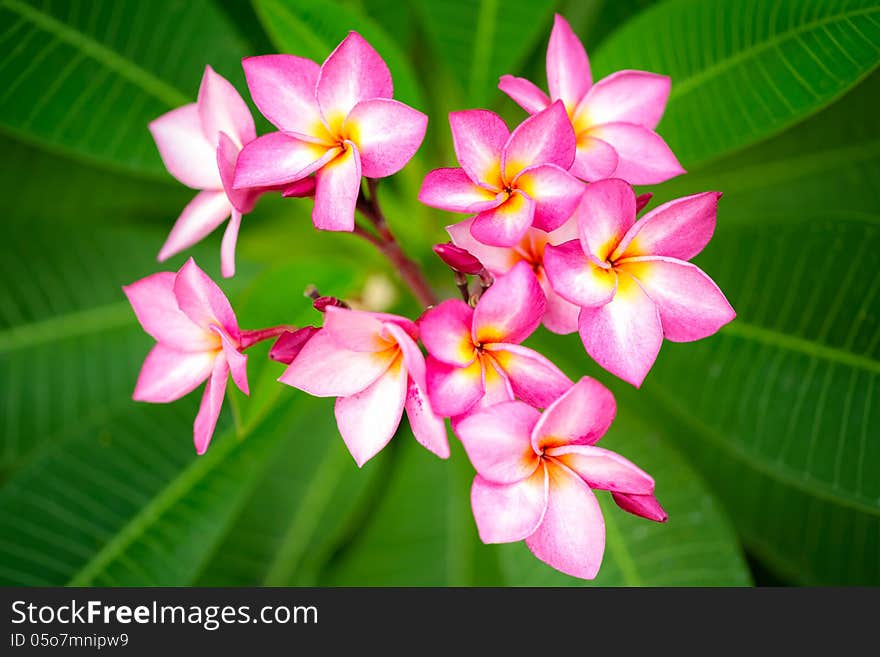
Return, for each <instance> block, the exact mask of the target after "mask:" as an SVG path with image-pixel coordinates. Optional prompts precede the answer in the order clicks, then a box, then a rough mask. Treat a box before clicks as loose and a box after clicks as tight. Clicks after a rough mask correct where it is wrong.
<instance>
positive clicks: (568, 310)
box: [538, 269, 581, 335]
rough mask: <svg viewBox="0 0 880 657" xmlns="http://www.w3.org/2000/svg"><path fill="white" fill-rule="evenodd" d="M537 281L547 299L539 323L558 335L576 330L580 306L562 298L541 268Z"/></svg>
mask: <svg viewBox="0 0 880 657" xmlns="http://www.w3.org/2000/svg"><path fill="white" fill-rule="evenodd" d="M538 282H539V283H540V284H541V289H542V290H544V298H545V299H547V308H546V310H544V317H542V318H541V323H542V324H544V326H546V327H547V330H548V331H551V332H553V333H556V334H558V335H568V334H569V333H574V332H575V331H577V327H578V314H579V313H580V311H581V309H580V306H576V305H575V304H573V303H571V302H570V301H566V300H565V299H564V298H562V295H560V294H559V293H557V292H556V291H555V290H554V289H553V288H552V287H551V285H550V281H549V279H548V278H547V273H546V272H545V271H544V270H543V269H542V270H541V271H540V272H539V273H538Z"/></svg>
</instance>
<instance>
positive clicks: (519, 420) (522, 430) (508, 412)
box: [455, 401, 541, 484]
mask: <svg viewBox="0 0 880 657" xmlns="http://www.w3.org/2000/svg"><path fill="white" fill-rule="evenodd" d="M540 416H541V414H540V413H539V412H538V411H536V410H535V409H534V408H532V407H531V406H529V405H528V404H524V403H523V402H521V401H510V402H504V403H501V404H495V405H494V406H490V407H488V408H485V409H483V410H481V411H478V412H476V413H471V414H470V415H468V416H467V417H466V418H464V419H462V420H461V421H459V422H458V423H457V425H456V427H455V432H456V434H458V437H459V438H460V439H461V443H462V445H464V449H465V451H466V452H467V455H468V458H469V459H470V461H471V464H473V466H474V469H475V470H476V471H477V474H479V475H480V476H481V477H483V478H484V479H486V480H488V481H491V482H493V483H496V484H510V483H513V482H515V481H521V480H522V479H525V478H527V477H530V476H531V475H532V473H533V472H534V471H535V469H536V468H537V467H538V465H539V463H540V458H539V457H538V454H536V453H535V450H534V449H532V443H531V440H530V436H531V435H532V427H534V426H535V422H537V421H538V418H539V417H540Z"/></svg>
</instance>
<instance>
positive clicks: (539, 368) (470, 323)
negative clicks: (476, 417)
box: [419, 262, 571, 417]
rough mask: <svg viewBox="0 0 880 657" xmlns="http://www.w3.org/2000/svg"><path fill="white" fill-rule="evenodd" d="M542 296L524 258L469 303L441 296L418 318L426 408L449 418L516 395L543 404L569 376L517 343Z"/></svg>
mask: <svg viewBox="0 0 880 657" xmlns="http://www.w3.org/2000/svg"><path fill="white" fill-rule="evenodd" d="M545 305H546V301H545V300H544V294H543V292H542V291H541V286H540V284H539V283H538V280H537V278H535V275H534V274H533V273H532V270H531V268H530V267H529V266H528V265H527V264H526V263H524V262H520V263H518V264H516V265H515V266H514V267H513V268H512V269H511V270H510V272H509V273H507V274H506V275H504V276H501V277H500V278H498V279H497V280H496V281H495V283H494V284H493V285H492V287H490V288H489V289H488V290H487V291H486V293H485V294H483V296H482V297H481V298H480V300H479V302H478V303H477V306H476V308H471V307H470V306H469V305H468V304H466V303H464V302H463V301H460V300H458V299H447V300H446V301H443V302H441V303H440V304H438V305H437V306H435V307H434V308H431V309H430V310H428V311H427V312H426V313H425V314H424V315H423V316H422V318H421V320H419V328H420V329H421V334H422V343H423V344H424V345H425V348H426V349H427V350H428V354H429V356H428V359H427V384H428V395H429V397H430V400H431V404H432V406H433V408H434V409H435V410H436V411H437V412H438V413H440V414H442V415H446V416H449V417H456V416H460V415H462V414H465V413H468V412H470V411H471V410H473V409H474V408H476V407H480V406H486V405H491V404H494V403H498V402H501V401H509V400H511V399H514V398H515V397H518V398H519V399H522V400H524V401H526V402H528V403H529V404H532V405H533V406H536V407H539V408H544V407H545V406H547V405H549V404H550V403H551V402H552V401H553V400H554V399H556V398H557V397H558V396H559V395H561V394H562V393H563V392H564V391H565V390H567V389H568V388H569V387H570V386H571V380H570V379H569V378H568V377H567V376H565V374H563V373H562V372H561V371H560V370H559V368H558V367H556V366H555V365H554V364H553V363H551V362H550V361H549V360H547V359H546V358H545V357H544V356H542V355H541V354H539V353H538V352H536V351H534V350H532V349H529V348H527V347H523V346H521V345H520V343H521V342H522V341H523V340H525V339H526V338H527V337H529V336H530V335H531V334H532V333H533V332H534V330H535V329H536V328H537V327H538V325H539V324H540V323H541V317H542V316H543V315H544V307H545Z"/></svg>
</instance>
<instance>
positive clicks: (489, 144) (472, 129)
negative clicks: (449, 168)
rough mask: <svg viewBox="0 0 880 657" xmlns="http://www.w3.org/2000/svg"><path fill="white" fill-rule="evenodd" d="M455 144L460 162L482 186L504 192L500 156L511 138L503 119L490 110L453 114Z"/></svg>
mask: <svg viewBox="0 0 880 657" xmlns="http://www.w3.org/2000/svg"><path fill="white" fill-rule="evenodd" d="M449 126H450V128H451V129H452V144H453V146H454V147H455V155H456V157H457V158H458V163H459V164H460V165H461V168H462V169H464V171H465V173H467V175H468V177H469V178H470V179H471V180H472V181H473V182H474V183H475V184H479V185H485V186H488V187H491V188H492V189H495V190H496V191H499V190H501V188H502V187H503V186H504V183H503V181H502V180H501V153H502V151H503V150H504V145H505V144H506V143H507V140H508V139H509V138H510V130H508V129H507V124H506V123H504V120H503V119H502V118H501V117H500V116H498V115H497V114H495V112H490V111H489V110H479V109H478V110H464V111H461V112H450V114H449Z"/></svg>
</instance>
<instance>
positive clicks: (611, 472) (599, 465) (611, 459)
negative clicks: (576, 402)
mask: <svg viewBox="0 0 880 657" xmlns="http://www.w3.org/2000/svg"><path fill="white" fill-rule="evenodd" d="M545 454H546V455H547V456H549V457H552V458H554V459H556V460H557V461H559V462H560V463H562V464H563V465H565V466H566V467H567V468H569V469H570V470H572V471H573V472H575V473H577V474H578V475H579V476H580V478H581V479H583V480H584V481H585V482H587V484H588V485H589V486H590V488H598V489H600V490H610V491H614V492H617V493H634V494H636V495H648V494H651V493H653V492H654V480H653V479H652V478H651V476H650V475H649V474H648V473H647V472H644V471H643V470H642V469H640V468H639V467H637V466H636V465H635V464H633V463H631V462H630V461H628V460H627V459H625V458H623V457H622V456H621V455H620V454H617V453H615V452H612V451H610V450H607V449H602V448H601V447H595V446H593V445H564V446H562V447H552V448H550V449H548V450H547V451H546V452H545Z"/></svg>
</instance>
